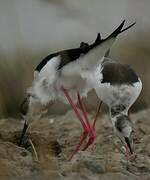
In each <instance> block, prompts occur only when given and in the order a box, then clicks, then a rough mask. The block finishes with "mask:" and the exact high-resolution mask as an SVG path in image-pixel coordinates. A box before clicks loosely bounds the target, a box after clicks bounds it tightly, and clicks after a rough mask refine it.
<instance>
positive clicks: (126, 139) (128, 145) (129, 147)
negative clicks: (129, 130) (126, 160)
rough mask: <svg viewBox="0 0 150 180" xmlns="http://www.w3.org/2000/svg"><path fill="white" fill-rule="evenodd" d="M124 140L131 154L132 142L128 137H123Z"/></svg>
mask: <svg viewBox="0 0 150 180" xmlns="http://www.w3.org/2000/svg"><path fill="white" fill-rule="evenodd" d="M125 142H126V145H127V147H128V149H129V151H130V153H131V154H133V148H132V142H131V140H130V139H129V138H128V137H125Z"/></svg>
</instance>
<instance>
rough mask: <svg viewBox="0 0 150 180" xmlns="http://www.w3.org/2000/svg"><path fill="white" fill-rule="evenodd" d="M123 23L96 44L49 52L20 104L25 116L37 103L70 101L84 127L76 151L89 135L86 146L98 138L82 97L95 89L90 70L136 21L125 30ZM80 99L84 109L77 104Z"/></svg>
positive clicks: (26, 124) (37, 68)
mask: <svg viewBox="0 0 150 180" xmlns="http://www.w3.org/2000/svg"><path fill="white" fill-rule="evenodd" d="M124 23H125V20H124V21H123V22H122V23H121V24H120V26H119V27H118V28H117V29H116V30H115V31H114V32H113V33H112V34H111V35H110V36H108V37H107V38H106V39H101V37H100V34H99V33H98V36H97V38H96V40H95V42H94V43H93V44H91V45H87V46H86V45H85V44H84V43H81V46H80V48H76V49H68V50H64V51H60V52H56V53H54V54H50V55H48V56H47V57H46V58H44V59H43V60H42V61H41V63H40V64H39V65H38V66H37V67H36V68H35V72H34V80H33V84H32V86H31V87H30V88H29V89H28V90H27V97H26V98H25V100H24V101H23V103H22V105H21V113H22V114H24V115H26V116H27V115H29V114H32V112H31V110H32V109H33V108H34V106H35V104H37V103H40V104H41V105H43V106H44V105H46V104H48V103H50V102H53V101H55V100H60V101H62V102H63V103H67V104H68V103H69V104H70V105H71V107H72V109H73V110H74V112H75V114H76V116H77V118H78V119H79V120H80V122H81V125H82V127H83V133H82V135H81V139H80V142H79V144H78V145H77V146H76V148H75V151H74V153H76V152H77V151H78V150H79V148H80V146H81V145H82V143H83V141H84V140H85V138H86V137H87V136H89V141H88V143H87V146H86V147H88V146H89V145H90V144H92V143H93V141H94V139H95V131H94V130H93V128H92V127H91V126H90V123H89V121H88V118H87V114H86V110H85V107H84V105H83V103H82V101H81V97H83V96H86V95H87V93H88V91H89V90H91V89H92V87H90V86H89V85H88V83H87V79H88V77H89V74H91V72H92V73H93V72H94V71H95V69H96V67H97V66H98V64H99V60H100V59H101V58H102V57H103V56H104V54H105V53H106V51H107V50H108V49H109V48H110V47H111V46H112V44H113V43H114V41H115V39H116V37H117V36H118V34H120V33H121V32H123V31H125V30H127V29H128V28H130V27H131V26H133V25H134V24H132V25H130V26H129V27H127V28H125V29H124V30H122V27H123V25H124ZM77 101H78V102H79V105H80V109H81V111H79V110H78V109H77V107H76V102H77ZM81 112H82V114H81ZM28 123H29V122H27V121H25V124H24V128H23V131H22V135H21V139H20V142H19V145H21V144H22V140H23V136H24V134H25V132H26V130H27V128H28ZM74 153H73V154H74Z"/></svg>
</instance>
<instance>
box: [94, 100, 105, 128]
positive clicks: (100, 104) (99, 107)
mask: <svg viewBox="0 0 150 180" xmlns="http://www.w3.org/2000/svg"><path fill="white" fill-rule="evenodd" d="M102 103H103V102H102V101H100V103H99V105H98V108H97V111H96V115H95V119H94V121H93V125H92V127H93V129H94V130H95V124H96V121H97V118H98V115H99V112H100V109H101V106H102Z"/></svg>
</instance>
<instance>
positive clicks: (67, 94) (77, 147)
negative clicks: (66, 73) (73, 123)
mask: <svg viewBox="0 0 150 180" xmlns="http://www.w3.org/2000/svg"><path fill="white" fill-rule="evenodd" d="M62 91H63V92H64V95H65V96H66V98H67V100H68V102H69V104H70V105H71V107H72V109H73V110H74V112H75V114H76V116H77V118H78V119H79V120H80V122H81V124H82V127H83V129H84V132H83V133H82V135H81V138H80V142H79V143H78V144H77V146H76V148H75V150H74V152H73V153H72V155H71V157H70V159H71V158H72V157H73V155H74V154H75V153H77V152H78V151H79V149H80V147H81V145H82V143H83V141H84V140H85V139H86V137H87V135H88V134H89V131H90V129H89V127H88V125H87V124H86V123H85V122H84V120H83V118H82V116H81V114H80V113H79V111H78V109H77V107H76V105H75V103H74V102H73V101H72V99H71V97H70V96H69V93H68V91H67V90H66V89H65V88H64V87H62Z"/></svg>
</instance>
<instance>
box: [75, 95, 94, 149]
mask: <svg viewBox="0 0 150 180" xmlns="http://www.w3.org/2000/svg"><path fill="white" fill-rule="evenodd" d="M77 96H78V102H79V105H80V108H81V111H82V113H83V116H84V118H85V120H86V123H87V125H88V127H89V129H90V132H89V140H88V142H87V144H86V145H85V147H86V148H85V147H84V148H83V150H86V149H87V148H88V147H89V146H90V145H91V144H93V142H94V140H95V138H96V132H95V130H93V128H92V127H91V125H90V123H89V120H88V117H87V112H86V109H85V106H84V104H83V102H82V100H81V97H80V94H79V92H78V93H77Z"/></svg>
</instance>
